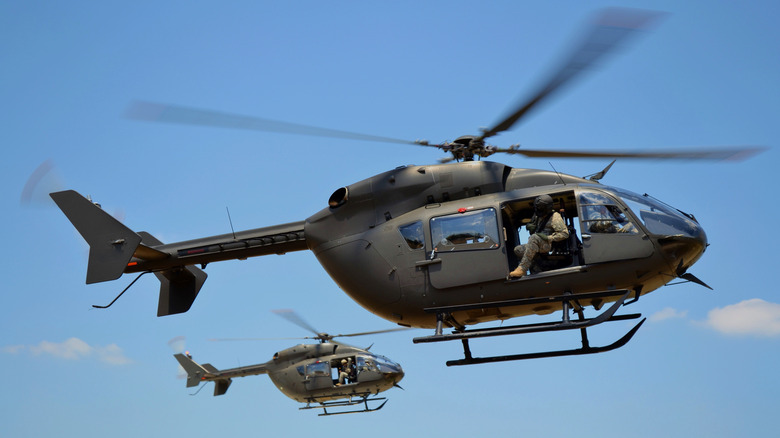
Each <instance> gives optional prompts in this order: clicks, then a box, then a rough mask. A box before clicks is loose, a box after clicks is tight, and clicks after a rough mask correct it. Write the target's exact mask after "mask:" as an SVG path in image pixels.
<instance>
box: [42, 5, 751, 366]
mask: <svg viewBox="0 0 780 438" xmlns="http://www.w3.org/2000/svg"><path fill="white" fill-rule="evenodd" d="M657 17H658V14H656V13H653V12H647V11H638V10H623V9H617V10H616V9H610V10H607V11H606V12H604V13H603V14H602V15H601V16H600V17H599V20H598V21H597V23H596V24H595V25H594V26H592V27H591V28H590V30H589V32H588V34H587V35H586V37H585V38H584V40H583V42H582V44H581V45H580V46H579V47H577V48H576V49H575V50H574V52H573V53H572V54H571V55H570V56H569V57H568V58H567V59H566V61H565V62H564V63H563V65H562V66H561V67H560V68H558V69H557V70H556V72H555V73H554V74H553V75H551V76H550V78H549V79H548V80H547V81H545V82H543V84H542V86H541V87H540V88H539V89H538V90H537V91H536V92H535V93H532V95H531V97H530V98H529V99H527V100H525V101H522V102H521V103H520V105H518V106H517V107H516V109H515V110H514V111H512V112H511V113H510V114H509V115H508V116H507V117H505V118H504V119H503V120H502V121H500V122H499V123H497V124H495V125H494V126H492V127H491V128H487V129H484V130H482V133H481V134H480V135H466V136H461V137H459V138H457V139H456V140H454V141H453V142H444V143H440V144H431V143H429V142H427V141H413V142H412V141H406V140H398V139H392V138H387V137H378V136H372V135H365V134H357V133H350V132H346V131H337V130H331V129H324V128H314V127H310V126H305V125H298V124H291V123H283V122H277V121H269V120H265V119H259V118H252V117H245V116H238V115H233V114H227V113H219V112H214V111H207V110H200V109H194V108H187V107H180V106H171V105H160V104H154V103H138V104H136V105H134V106H133V107H131V111H130V112H129V114H128V115H129V116H130V117H132V118H136V119H142V120H151V121H157V122H166V123H185V124H196V125H207V126H218V127H228V128H240V129H254V130H264V131H278V132H289V133H297V134H305V135H321V136H330V137H338V138H346V139H354V140H364V141H380V142H394V143H402V144H414V145H422V146H428V147H436V148H439V149H441V150H443V151H445V152H448V153H450V154H451V158H449V159H447V160H444V162H442V163H440V164H435V165H423V166H402V167H398V168H395V169H393V170H390V171H387V172H384V173H381V174H379V175H376V176H373V177H370V178H368V179H365V180H363V181H360V182H357V183H354V184H350V185H347V186H343V187H341V188H338V189H336V190H335V191H334V192H333V194H332V195H331V196H330V198H329V199H328V202H327V207H325V208H324V209H322V210H320V211H319V212H317V213H315V214H314V215H312V216H311V217H309V218H308V219H305V220H302V221H299V222H293V223H287V224H281V225H275V226H269V227H264V228H257V229H253V230H247V231H240V232H235V233H232V234H224V235H218V236H211V237H204V238H199V239H195V240H189V241H183V242H176V243H170V244H163V243H162V242H160V241H159V240H158V239H156V238H155V237H154V236H152V235H151V234H150V233H147V232H138V233H136V232H134V231H132V230H130V229H129V228H127V227H126V226H124V225H123V224H121V223H120V222H119V221H117V220H115V219H114V218H112V217H111V216H110V215H109V214H107V213H105V212H104V211H102V209H101V208H100V207H99V206H97V205H95V204H94V203H93V202H92V201H91V200H88V199H86V198H84V197H83V196H81V195H80V194H78V193H77V192H75V191H72V190H68V191H62V192H56V193H52V194H51V197H52V199H54V201H55V202H56V203H57V205H58V206H59V208H60V209H61V210H62V211H63V212H64V213H65V215H66V216H67V217H68V218H69V219H70V221H71V222H72V223H73V224H74V226H75V227H76V229H77V230H78V231H79V232H80V233H81V235H82V236H83V237H84V239H85V240H86V241H87V243H88V244H89V245H90V254H89V262H88V267H87V283H88V284H90V283H96V282H102V281H109V280H115V279H117V278H119V277H120V276H122V274H125V273H128V274H129V273H139V276H138V277H137V278H136V280H137V279H138V278H139V277H140V276H141V275H144V274H146V273H154V274H155V276H156V277H157V278H158V279H159V280H160V283H161V287H160V295H159V303H158V312H157V314H158V316H164V315H171V314H176V313H182V312H186V311H187V310H188V309H189V308H190V306H191V305H192V303H193V301H194V300H195V298H196V296H197V294H198V292H199V291H200V289H201V286H202V285H203V283H204V281H205V280H206V277H207V275H206V273H205V272H204V271H203V269H205V268H206V266H207V265H208V264H209V263H211V262H215V261H222V260H231V259H244V258H247V257H254V256H260V255H269V254H284V253H287V252H291V251H302V250H311V251H312V252H313V253H314V255H315V256H316V257H317V259H318V261H319V262H320V264H321V265H322V266H323V267H324V268H325V270H326V271H327V273H328V274H329V275H330V276H331V278H333V280H334V281H335V282H336V283H337V284H338V285H339V287H340V288H341V289H342V290H344V292H346V293H347V294H348V295H349V296H350V297H351V298H352V299H354V300H355V301H356V302H358V303H359V304H360V305H362V306H363V307H364V308H366V309H367V310H369V311H371V312H373V313H374V314H376V315H379V316H381V317H382V318H385V319H387V320H389V321H392V322H394V323H396V324H399V325H401V326H405V327H419V328H430V329H434V333H433V334H432V335H430V336H424V337H418V338H415V339H414V342H416V343H425V342H439V341H451V340H460V341H462V343H463V351H464V358H463V359H460V360H455V361H449V362H447V365H466V364H476V363H483V362H495V361H505V360H520V359H529V358H537V357H554V356H566V355H579V354H592V353H599V352H603V351H609V350H612V349H615V348H619V347H621V346H623V345H625V344H626V343H627V342H628V341H629V340H630V339H631V337H632V336H633V335H634V334H635V333H636V331H637V330H638V329H639V327H640V326H641V325H642V323H643V321H644V320H642V321H640V322H639V323H638V324H636V325H635V326H634V327H633V328H632V329H631V330H629V331H628V332H627V333H626V334H625V335H624V336H623V337H622V338H620V339H619V340H618V341H616V342H614V343H612V344H609V345H606V346H601V347H594V346H591V345H590V343H589V341H588V338H587V328H590V327H593V326H596V325H599V324H601V323H604V322H609V321H621V320H626V319H638V318H640V317H641V315H639V314H630V315H616V314H615V313H616V311H617V310H618V309H619V308H620V307H621V306H623V305H625V304H629V303H633V302H636V301H637V300H639V298H640V297H641V296H642V295H645V294H647V293H650V292H652V291H654V290H656V289H658V288H660V287H662V286H664V285H666V284H667V283H669V282H671V281H672V280H675V279H683V280H685V281H692V282H695V283H698V284H701V285H703V286H707V285H706V284H705V283H704V282H703V281H701V280H700V279H698V278H697V277H695V276H694V275H693V274H691V273H689V272H688V269H689V268H690V267H691V266H692V265H693V264H694V263H696V261H698V260H699V258H700V257H701V256H702V254H703V253H704V251H705V249H706V248H707V246H708V241H707V236H706V233H705V232H704V229H703V228H702V226H701V225H700V224H699V223H698V221H697V220H696V218H695V217H694V216H693V215H692V214H689V213H685V212H683V211H682V210H679V209H676V208H674V207H670V206H668V205H667V204H664V203H663V202H661V201H659V200H657V199H655V198H652V197H650V196H648V195H639V194H636V193H633V192H630V191H627V190H624V189H621V188H617V187H609V186H606V185H602V184H601V183H600V182H599V181H600V180H601V179H602V178H603V177H604V175H605V174H606V172H607V171H608V170H609V167H610V166H611V164H610V166H607V167H606V168H605V169H604V170H602V171H601V172H598V173H596V174H593V175H590V176H589V177H587V178H585V177H582V178H581V177H577V176H573V175H566V174H561V173H558V172H555V171H545V170H535V169H522V168H513V167H510V166H507V165H505V164H501V163H497V162H489V161H482V160H477V161H475V158H476V159H481V158H486V157H489V156H491V155H493V154H495V153H505V154H512V155H525V156H528V157H558V158H562V157H569V158H606V157H610V158H621V157H622V158H632V159H642V158H650V159H659V158H664V159H710V160H739V159H744V158H747V157H749V156H751V155H753V154H755V153H757V152H758V151H759V150H760V148H757V147H732V148H721V149H707V150H702V149H699V150H675V151H665V152H659V151H644V152H641V151H633V152H632V151H628V152H615V151H561V150H553V151H549V150H548V151H544V150H530V149H524V148H520V147H519V146H511V147H509V148H501V147H497V146H493V145H489V144H487V143H486V140H487V139H489V138H490V137H493V136H495V135H497V134H499V133H501V132H504V131H507V130H509V129H510V128H512V127H513V126H514V125H515V124H516V123H517V122H518V121H519V120H521V119H522V117H524V116H525V115H526V114H528V112H529V111H530V110H531V109H533V108H534V107H536V105H538V104H539V103H540V102H543V101H544V100H545V99H547V98H548V97H549V96H550V95H552V94H553V93H554V92H556V91H557V90H559V89H561V88H562V86H563V85H566V84H568V83H570V82H571V81H572V80H573V79H574V78H576V77H578V76H580V75H581V74H582V73H583V72H585V71H586V70H587V69H588V68H589V67H591V66H593V65H595V64H596V63H597V62H598V61H599V60H601V59H602V58H603V57H604V56H605V55H607V54H608V53H610V52H611V51H613V50H615V49H616V48H618V47H619V46H620V45H621V44H623V43H625V42H627V41H628V40H629V39H631V38H632V37H633V36H634V35H635V34H636V33H637V32H638V31H640V30H643V29H646V28H647V27H648V26H649V25H650V24H651V23H652V22H653V21H655V20H656V19H657ZM542 195H548V196H550V197H551V198H552V200H553V205H554V210H555V211H557V212H559V214H561V215H562V217H563V218H564V220H565V223H566V227H567V230H568V232H569V237H568V239H566V240H565V241H563V242H559V243H558V244H556V245H555V246H554V247H553V251H552V252H551V253H549V254H539V255H538V256H537V259H536V260H535V264H534V266H533V267H532V268H531V273H532V275H527V276H524V277H522V278H520V279H514V278H511V277H510V276H509V273H510V272H511V271H512V270H514V269H515V268H516V267H517V265H518V259H517V256H516V255H515V253H514V251H513V249H514V247H515V246H517V245H519V244H521V243H522V239H523V237H524V236H523V234H522V233H521V232H520V231H519V229H520V228H521V227H522V226H523V225H524V224H525V223H526V222H527V221H528V220H529V219H530V218H531V217H532V216H533V214H534V207H533V205H534V200H535V199H536V198H537V197H539V196H542ZM596 213H599V214H598V216H597V215H596ZM604 221H606V222H608V223H609V224H608V225H610V226H606V227H604V226H598V227H596V226H594V225H595V224H596V222H599V223H601V222H604ZM600 225H603V224H600ZM610 229H612V230H618V229H620V230H624V231H623V232H610V231H605V230H610ZM136 280H134V281H133V283H134V282H135V281H136ZM133 283H130V285H129V286H128V288H129V287H130V286H132V284H133ZM707 287H709V286H707ZM126 290H127V288H125V290H123V291H122V293H120V294H119V295H118V296H117V297H116V298H115V299H114V301H112V303H111V304H113V302H115V301H116V299H118V298H119V296H121V295H122V294H123V293H124V292H125V291H126ZM111 304H109V306H110V305H111ZM607 304H609V306H608V307H607V308H606V309H604V310H602V308H603V307H604V306H605V305H607ZM96 307H108V306H96ZM586 308H593V309H594V310H595V311H598V312H600V313H599V314H598V315H596V316H595V317H593V318H586V317H585V314H584V312H585V310H586ZM557 311H561V312H562V317H561V319H560V320H558V321H551V322H547V323H542V324H526V325H516V326H501V327H495V328H486V329H482V328H476V329H469V328H468V327H469V326H473V325H478V324H483V323H488V322H493V321H501V322H503V321H505V320H508V319H511V318H516V317H522V316H528V315H548V314H552V313H554V312H557ZM572 314H576V316H577V319H576V320H573V319H572V318H571V315H572ZM444 327H450V328H452V329H453V331H452V333H444V332H443V329H444ZM577 329H579V330H580V334H581V341H582V346H581V347H580V348H576V349H572V350H560V351H543V352H536V353H525V354H512V355H500V356H490V357H474V356H473V355H472V353H471V350H470V346H469V340H470V339H473V338H480V337H486V336H504V335H514V334H528V333H538V332H547V331H560V330H577Z"/></svg>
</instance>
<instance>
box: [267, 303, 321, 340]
mask: <svg viewBox="0 0 780 438" xmlns="http://www.w3.org/2000/svg"><path fill="white" fill-rule="evenodd" d="M273 312H274V313H275V314H277V315H279V316H281V317H282V318H284V319H286V320H288V321H290V322H291V323H293V324H295V325H297V326H298V327H301V328H303V329H305V330H308V331H310V332H312V333H314V334H315V335H317V336H319V335H320V332H319V331H318V330H317V329H315V328H314V327H312V326H310V325H309V323H307V322H306V321H304V320H303V318H301V317H300V316H299V315H298V314H297V313H295V311H294V310H292V309H279V310H273ZM298 339H300V338H298ZM303 339H309V338H303Z"/></svg>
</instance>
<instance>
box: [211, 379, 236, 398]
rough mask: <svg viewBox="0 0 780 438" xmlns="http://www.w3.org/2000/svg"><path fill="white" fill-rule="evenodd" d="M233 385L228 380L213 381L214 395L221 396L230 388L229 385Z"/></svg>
mask: <svg viewBox="0 0 780 438" xmlns="http://www.w3.org/2000/svg"><path fill="white" fill-rule="evenodd" d="M231 383H233V381H232V380H230V379H220V380H215V381H214V395H215V396H217V395H223V394H225V393H226V392H227V390H228V388H230V384H231Z"/></svg>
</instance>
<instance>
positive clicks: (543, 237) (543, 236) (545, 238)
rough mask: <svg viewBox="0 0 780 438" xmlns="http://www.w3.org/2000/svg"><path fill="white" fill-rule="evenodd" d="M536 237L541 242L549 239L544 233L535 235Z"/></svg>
mask: <svg viewBox="0 0 780 438" xmlns="http://www.w3.org/2000/svg"><path fill="white" fill-rule="evenodd" d="M536 235H537V236H539V237H541V238H542V240H544V241H545V242H546V241H547V240H549V239H550V236H548V235H547V234H544V233H536Z"/></svg>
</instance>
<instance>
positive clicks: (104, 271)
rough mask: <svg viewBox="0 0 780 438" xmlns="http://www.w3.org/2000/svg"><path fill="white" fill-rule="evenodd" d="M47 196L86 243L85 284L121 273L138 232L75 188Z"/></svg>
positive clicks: (138, 240)
mask: <svg viewBox="0 0 780 438" xmlns="http://www.w3.org/2000/svg"><path fill="white" fill-rule="evenodd" d="M49 196H51V198H52V199H53V200H54V202H55V203H57V206H58V207H59V208H60V210H62V212H63V213H65V216H67V217H68V219H69V220H70V222H71V223H72V224H73V226H74V227H76V230H78V232H79V233H80V234H81V237H83V238H84V240H86V241H87V243H88V244H89V264H88V265H87V284H92V283H99V282H102V281H110V280H116V279H117V278H119V277H121V276H122V273H123V272H124V270H125V268H126V267H127V262H129V261H130V259H131V258H132V257H133V253H134V252H135V250H136V248H138V245H139V244H140V243H141V236H139V235H138V234H136V233H135V232H133V230H131V229H129V228H127V227H126V226H124V225H123V224H122V223H121V222H119V221H118V220H116V219H114V217H113V216H111V215H110V214H108V213H106V212H105V211H103V209H101V208H100V207H98V206H97V205H95V204H93V203H92V202H91V201H89V200H88V199H86V198H84V197H83V196H81V195H80V194H78V193H77V192H76V191H74V190H65V191H62V192H55V193H51V194H50V195H49Z"/></svg>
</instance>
